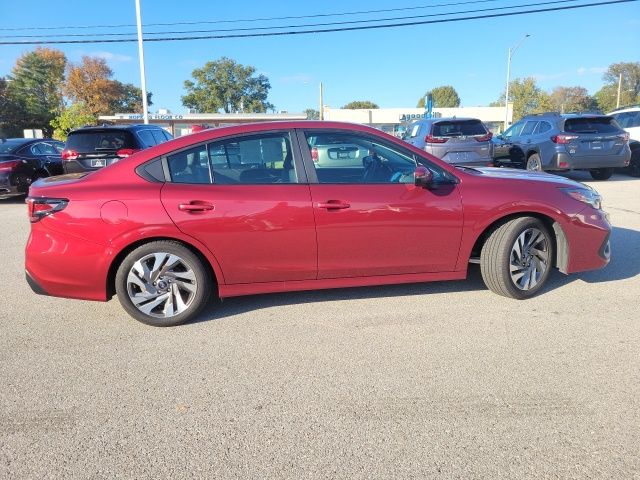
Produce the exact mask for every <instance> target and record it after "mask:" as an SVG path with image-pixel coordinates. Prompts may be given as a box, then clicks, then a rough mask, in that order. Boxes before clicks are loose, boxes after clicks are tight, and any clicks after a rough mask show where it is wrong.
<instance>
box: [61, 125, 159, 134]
mask: <svg viewBox="0 0 640 480" xmlns="http://www.w3.org/2000/svg"><path fill="white" fill-rule="evenodd" d="M147 128H159V129H162V127H161V126H160V125H152V124H148V125H145V124H143V123H136V124H134V125H88V126H86V127H80V128H76V129H75V130H72V131H71V132H69V134H72V133H78V132H103V131H105V130H116V131H117V130H144V129H147Z"/></svg>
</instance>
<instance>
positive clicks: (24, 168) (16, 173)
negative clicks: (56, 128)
mask: <svg viewBox="0 0 640 480" xmlns="http://www.w3.org/2000/svg"><path fill="white" fill-rule="evenodd" d="M63 147H64V143H62V142H59V141H58V140H52V139H50V138H8V139H0V199H4V198H9V197H15V196H17V195H24V194H26V193H27V192H28V190H29V186H30V185H31V184H32V183H33V182H35V181H36V180H37V179H38V178H44V177H50V176H51V175H60V174H61V173H62V161H61V159H60V154H61V152H62V149H63Z"/></svg>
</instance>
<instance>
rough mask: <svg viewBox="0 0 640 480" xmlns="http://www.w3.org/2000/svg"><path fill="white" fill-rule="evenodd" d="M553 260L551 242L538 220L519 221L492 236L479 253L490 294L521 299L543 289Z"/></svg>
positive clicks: (512, 221)
mask: <svg viewBox="0 0 640 480" xmlns="http://www.w3.org/2000/svg"><path fill="white" fill-rule="evenodd" d="M553 258H554V252H553V241H552V238H551V235H550V234H549V231H548V230H547V228H546V227H545V226H544V224H543V223H542V222H541V221H540V220H538V219H537V218H533V217H519V218H515V219H513V220H510V221H508V222H506V223H504V224H502V225H501V226H499V227H498V228H496V229H495V230H493V231H492V232H491V234H490V235H489V237H488V238H487V240H486V242H485V243H484V246H483V247H482V251H481V253H480V271H481V273H482V279H483V280H484V283H485V284H486V285H487V287H488V288H489V289H490V290H492V291H493V292H495V293H497V294H499V295H503V296H505V297H510V298H517V299H523V298H528V297H531V296H533V295H535V294H536V293H537V292H538V291H539V290H540V289H541V288H542V287H543V285H544V284H545V282H546V281H547V278H548V277H549V274H550V272H551V269H552V267H553Z"/></svg>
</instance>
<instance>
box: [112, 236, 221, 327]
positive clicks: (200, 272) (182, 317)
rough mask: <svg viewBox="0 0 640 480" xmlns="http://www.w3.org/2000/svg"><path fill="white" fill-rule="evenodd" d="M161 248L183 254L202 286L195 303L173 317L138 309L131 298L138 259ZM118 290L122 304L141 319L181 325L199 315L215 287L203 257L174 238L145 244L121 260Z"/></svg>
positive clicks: (146, 322)
mask: <svg viewBox="0 0 640 480" xmlns="http://www.w3.org/2000/svg"><path fill="white" fill-rule="evenodd" d="M158 252H166V253H171V254H173V255H176V256H178V257H180V258H181V259H182V260H183V261H185V262H186V263H187V264H188V265H189V267H190V268H191V269H192V270H193V272H194V274H195V277H196V284H197V286H198V289H197V291H196V295H195V297H194V299H193V301H192V302H191V305H189V307H188V308H187V309H186V310H185V311H184V312H182V313H180V314H178V315H175V316H173V317H170V318H164V319H163V318H156V317H152V316H150V315H146V314H145V313H143V312H141V311H140V310H138V308H137V307H136V306H135V305H134V304H133V302H132V301H131V299H130V298H129V293H128V291H127V277H128V275H129V271H130V270H131V268H132V267H133V265H134V263H135V262H137V261H138V260H140V259H141V258H143V257H145V256H147V255H149V254H152V253H158ZM115 287H116V293H117V295H118V300H119V301H120V304H121V305H122V307H123V308H124V309H125V310H126V311H127V313H128V314H129V315H131V316H132V317H133V318H135V319H136V320H138V321H139V322H142V323H145V324H147V325H152V326H155V327H173V326H176V325H181V324H183V323H185V322H187V321H189V320H191V319H192V318H193V317H195V316H196V315H197V314H198V313H199V312H200V311H201V310H202V308H203V307H204V306H205V305H206V304H207V302H208V300H209V298H210V295H211V290H212V281H211V277H210V275H209V272H208V270H207V269H206V268H205V266H204V264H203V262H202V260H201V259H200V258H198V256H197V255H195V254H194V253H193V252H192V251H191V250H189V249H188V248H186V247H184V246H182V245H180V244H179V243H177V242H172V241H156V242H150V243H147V244H145V245H142V246H140V247H138V248H136V249H135V250H133V251H132V252H131V253H129V254H128V255H127V256H126V257H125V258H124V260H123V261H122V262H121V263H120V266H119V267H118V270H117V272H116V277H115Z"/></svg>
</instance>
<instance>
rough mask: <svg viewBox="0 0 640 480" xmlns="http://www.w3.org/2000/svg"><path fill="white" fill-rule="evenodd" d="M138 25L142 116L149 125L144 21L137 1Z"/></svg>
mask: <svg viewBox="0 0 640 480" xmlns="http://www.w3.org/2000/svg"><path fill="white" fill-rule="evenodd" d="M136 23H137V25H138V60H139V62H140V84H141V87H142V88H141V89H142V115H143V117H144V123H145V124H148V123H149V106H148V105H147V81H146V78H145V75H144V48H143V46H142V20H141V15H140V0H136Z"/></svg>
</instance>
